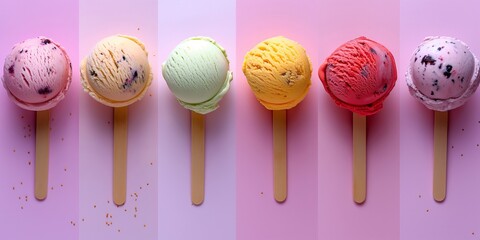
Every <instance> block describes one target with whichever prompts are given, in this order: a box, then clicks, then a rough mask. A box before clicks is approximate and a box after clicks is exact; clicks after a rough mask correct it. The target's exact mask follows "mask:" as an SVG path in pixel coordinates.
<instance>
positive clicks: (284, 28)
mask: <svg viewBox="0 0 480 240" xmlns="http://www.w3.org/2000/svg"><path fill="white" fill-rule="evenodd" d="M299 6H302V7H301V9H299V8H298V7H299ZM320 7H321V5H320V4H318V3H316V2H315V1H287V0H282V1H274V0H268V1H254V0H252V1H237V36H238V37H237V65H236V68H235V73H236V75H237V78H236V82H235V84H234V85H235V89H236V91H237V102H236V103H237V105H236V108H237V109H236V110H237V128H236V129H237V132H236V135H237V136H236V139H237V145H236V146H237V149H236V150H237V154H236V157H237V163H236V170H237V178H236V181H237V239H238V240H250V239H255V240H257V239H305V240H307V239H317V233H318V231H317V227H318V224H317V221H318V219H317V216H318V215H317V188H318V186H317V134H316V133H317V120H318V115H317V112H318V111H317V109H318V93H319V92H320V91H319V90H320V81H319V80H318V77H317V76H316V75H315V74H314V75H313V76H312V86H311V88H310V91H309V93H308V94H307V97H306V98H305V99H304V100H303V102H301V103H300V104H299V105H298V106H296V107H295V108H293V109H291V110H288V111H287V149H288V150H287V159H288V160H287V161H288V163H287V165H288V173H287V174H288V186H287V188H288V197H287V200H286V201H285V203H283V204H278V203H276V202H275V200H274V198H273V165H272V162H273V158H272V155H273V148H272V112H271V111H269V110H267V109H265V108H264V107H263V106H262V105H261V104H260V103H259V102H258V101H257V100H256V99H255V97H254V95H253V93H252V91H251V90H250V87H249V86H248V84H247V81H246V79H245V76H244V75H243V73H242V63H243V57H244V56H245V54H246V53H247V52H248V51H249V50H250V49H251V48H253V47H254V46H255V45H256V44H257V43H259V42H261V41H263V40H265V39H267V38H270V37H274V36H278V35H282V36H285V37H287V38H290V39H292V40H294V41H296V42H298V43H300V44H301V45H303V46H304V47H305V48H306V50H307V54H308V55H309V57H310V59H311V61H312V64H313V68H314V69H315V68H316V66H318V65H319V59H318V55H319V54H318V53H319V52H318V49H319V48H318V46H319V45H318V42H319V41H320V36H321V33H320V31H319V30H316V29H319V28H318V23H319V22H320V19H319V17H318V14H316V12H317V10H318V9H320ZM314 71H315V70H314Z"/></svg>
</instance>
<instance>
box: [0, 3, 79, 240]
mask: <svg viewBox="0 0 480 240" xmlns="http://www.w3.org/2000/svg"><path fill="white" fill-rule="evenodd" d="M60 9H61V10H60ZM2 10H3V13H2V14H1V15H0V32H1V33H2V34H1V37H0V46H1V47H0V59H1V69H2V71H1V74H2V76H3V62H4V59H5V57H6V55H7V54H9V52H10V50H11V48H12V47H13V45H14V44H16V43H18V42H21V41H23V40H25V39H28V38H34V37H38V36H46V37H49V38H52V39H53V40H54V41H56V42H57V43H59V44H60V45H62V46H63V47H64V48H65V50H66V51H67V53H68V55H69V57H70V59H71V61H72V67H73V72H74V74H73V78H72V84H71V87H70V90H69V91H68V93H67V96H66V97H65V99H64V100H63V101H61V102H60V103H59V104H58V105H57V106H56V107H54V108H53V109H51V112H50V114H51V115H50V128H51V131H50V158H49V178H48V195H47V198H46V199H45V200H44V201H37V200H36V199H35V197H34V191H33V187H34V181H33V178H34V165H35V112H33V111H27V110H23V109H21V108H20V107H17V105H15V104H14V103H13V102H11V101H10V99H9V98H8V96H7V92H6V91H5V90H4V88H3V86H2V87H0V109H1V110H2V112H1V113H0V132H1V134H0V196H1V200H0V232H1V237H0V238H2V239H39V240H43V239H45V240H46V239H78V232H79V223H78V216H79V211H78V206H79V194H78V187H79V179H78V165H79V164H78V118H79V115H78V100H77V99H78V93H79V91H80V87H79V77H78V74H76V73H77V72H78V1H61V0H46V1H26V0H19V1H4V2H2ZM59 19H61V21H59Z"/></svg>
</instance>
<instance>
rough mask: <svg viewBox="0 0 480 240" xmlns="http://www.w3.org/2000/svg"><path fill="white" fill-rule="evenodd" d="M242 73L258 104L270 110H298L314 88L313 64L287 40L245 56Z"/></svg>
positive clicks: (269, 42)
mask: <svg viewBox="0 0 480 240" xmlns="http://www.w3.org/2000/svg"><path fill="white" fill-rule="evenodd" d="M242 70H243V73H244V74H245V76H246V77H247V81H248V84H249V85H250V87H251V88H252V91H253V93H254V94H255V97H256V98H257V100H258V101H259V102H260V103H261V104H262V105H263V106H265V107H266V108H267V109H269V110H283V109H290V108H293V107H295V106H296V105H297V104H298V103H300V102H301V101H302V100H303V99H304V98H305V95H307V92H308V89H309V87H310V84H311V81H310V78H311V75H312V64H311V63H310V59H309V58H308V56H307V54H306V52H305V49H304V48H303V47H302V46H301V45H300V44H298V43H297V42H295V41H292V40H290V39H287V38H285V37H273V38H269V39H267V40H265V41H263V42H261V43H259V44H257V45H256V46H255V47H254V48H253V49H252V50H250V51H249V52H248V53H247V54H246V56H245V60H244V62H243V67H242Z"/></svg>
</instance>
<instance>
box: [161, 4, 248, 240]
mask: <svg viewBox="0 0 480 240" xmlns="http://www.w3.org/2000/svg"><path fill="white" fill-rule="evenodd" d="M158 16H159V18H158V29H159V31H158V42H159V46H161V47H160V51H159V58H160V59H159V65H161V63H162V62H164V61H165V60H166V59H167V57H168V55H169V53H170V52H171V51H172V50H173V48H175V46H176V45H177V44H179V43H180V42H181V41H183V40H184V39H186V38H189V37H194V36H207V37H211V38H213V39H214V40H215V41H217V42H218V43H219V44H220V45H221V46H222V47H223V48H225V50H226V51H227V54H228V58H229V60H230V69H231V70H234V69H235V64H236V59H235V1H234V0H226V1H214V0H200V1H196V0H179V1H160V2H159V4H158ZM236 81H239V74H238V73H237V72H235V71H234V73H233V82H236ZM236 91H237V89H235V87H234V86H232V87H231V89H230V90H229V92H228V93H227V94H226V95H225V96H224V98H223V99H222V100H221V101H220V107H219V108H218V109H217V110H215V111H214V112H211V113H209V114H207V115H206V116H205V127H206V130H205V200H204V202H203V204H202V205H201V206H194V205H192V203H191V196H190V189H191V188H190V111H188V110H187V109H185V108H183V107H182V106H181V105H180V104H179V103H178V102H177V101H176V99H175V97H174V95H173V94H172V93H171V92H170V90H169V89H168V86H167V84H166V82H165V81H164V79H163V77H161V76H160V77H159V110H158V114H159V115H158V120H159V125H158V139H159V140H158V143H159V145H158V149H159V158H158V161H159V164H158V172H159V190H158V194H159V195H158V200H159V202H158V204H159V205H158V206H159V212H158V218H159V225H158V230H159V238H160V239H171V240H183V239H195V238H196V239H210V240H223V239H235V232H236V228H235V222H236V214H235V206H236V199H235V196H236V195H235V149H236V142H235V126H236V124H237V123H238V122H237V120H236V118H235V117H236V116H237V112H236V111H235V104H234V103H235V97H236Z"/></svg>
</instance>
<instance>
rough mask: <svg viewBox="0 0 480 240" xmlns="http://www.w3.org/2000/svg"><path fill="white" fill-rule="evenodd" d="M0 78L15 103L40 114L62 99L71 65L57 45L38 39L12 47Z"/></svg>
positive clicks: (66, 87)
mask: <svg viewBox="0 0 480 240" xmlns="http://www.w3.org/2000/svg"><path fill="white" fill-rule="evenodd" d="M2 79H3V86H4V87H5V89H6V90H7V93H8V96H9V97H10V99H11V100H12V101H13V102H14V103H15V104H17V105H18V106H19V107H21V108H24V109H27V110H32V111H42V110H47V109H50V108H52V107H54V106H55V105H57V104H58V103H59V102H60V101H61V100H62V99H64V97H65V94H66V92H67V90H68V88H69V86H70V82H71V79H72V66H71V63H70V59H69V57H68V55H67V53H66V52H65V50H64V49H63V48H62V47H61V46H60V45H59V44H57V43H55V42H54V41H53V40H51V39H49V38H46V37H37V38H32V39H28V40H25V41H23V42H21V43H18V44H16V45H15V46H14V47H13V49H12V51H11V52H10V54H8V55H7V57H6V59H5V65H4V67H3V78H2Z"/></svg>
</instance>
